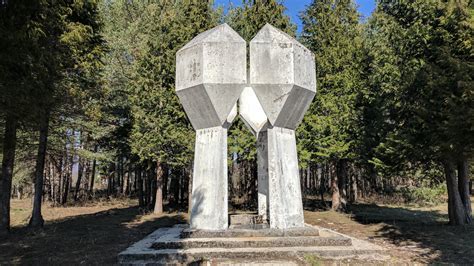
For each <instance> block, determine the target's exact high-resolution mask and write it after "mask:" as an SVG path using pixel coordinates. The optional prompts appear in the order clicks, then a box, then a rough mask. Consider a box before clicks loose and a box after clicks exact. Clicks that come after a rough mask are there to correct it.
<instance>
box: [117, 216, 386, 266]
mask: <svg viewBox="0 0 474 266" xmlns="http://www.w3.org/2000/svg"><path fill="white" fill-rule="evenodd" d="M313 227H314V228H315V229H317V230H319V232H320V236H321V238H332V237H341V238H345V239H350V240H351V243H352V244H351V245H350V246H307V247H302V246H292V247H251V248H250V247H242V248H190V249H158V250H157V249H154V248H152V246H153V244H154V243H158V242H169V241H177V240H178V239H180V235H181V233H182V232H183V230H185V229H186V227H185V226H184V225H178V226H175V227H171V228H161V229H158V230H157V231H155V232H154V233H152V234H151V235H149V236H148V237H146V238H145V239H143V240H142V241H140V242H137V243H135V244H134V245H132V246H131V247H129V248H128V249H127V250H125V251H124V252H122V253H120V254H119V256H118V260H119V264H121V265H158V264H166V263H191V262H196V261H203V260H204V261H212V260H219V259H225V260H228V261H229V260H230V261H233V260H242V259H245V260H246V261H249V262H255V261H258V262H260V261H275V260H279V261H280V260H281V261H294V260H299V261H300V262H301V260H300V259H301V258H303V257H304V256H305V255H314V256H318V257H322V258H326V259H348V258H355V259H360V260H367V261H369V260H378V261H380V260H387V259H388V258H389V257H388V256H387V255H385V250H384V249H383V248H381V247H379V246H376V245H374V244H371V243H369V242H367V241H362V240H358V239H355V238H352V237H349V236H347V235H343V234H339V233H337V232H334V231H331V230H328V229H325V228H320V227H317V226H313ZM197 239H199V238H197ZM220 239H221V240H222V238H220ZM244 239H246V238H244ZM194 240H196V238H194ZM217 240H219V239H218V238H216V241H217ZM246 240H248V239H246ZM303 263H304V262H303Z"/></svg>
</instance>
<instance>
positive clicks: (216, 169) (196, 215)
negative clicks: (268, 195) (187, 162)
mask: <svg viewBox="0 0 474 266" xmlns="http://www.w3.org/2000/svg"><path fill="white" fill-rule="evenodd" d="M246 58H247V51H246V42H245V41H244V40H243V39H242V38H241V37H240V36H239V35H238V34H237V33H236V32H235V31H234V30H232V28H230V27H229V25H227V24H222V25H219V26H217V27H215V28H213V29H210V30H208V31H206V32H203V33H201V34H199V35H198V36H196V37H195V38H194V39H193V40H191V41H190V42H189V43H188V44H186V45H185V46H184V47H183V48H182V49H180V50H179V51H178V53H177V54H176V93H177V94H178V97H179V99H180V101H181V104H182V105H183V108H184V110H185V111H186V114H187V116H188V118H189V120H190V122H191V124H192V125H193V127H194V129H195V130H196V146H195V147H196V148H195V154H194V170H193V188H192V195H191V198H192V199H191V205H192V207H191V216H190V225H191V228H199V229H210V230H220V229H226V228H227V227H228V216H227V128H228V127H229V126H230V124H231V123H232V121H233V120H234V118H235V117H236V115H237V100H238V98H239V96H240V94H241V93H242V90H243V89H244V87H245V86H246V84H247V62H246Z"/></svg>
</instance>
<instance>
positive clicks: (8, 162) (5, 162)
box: [0, 115, 18, 235]
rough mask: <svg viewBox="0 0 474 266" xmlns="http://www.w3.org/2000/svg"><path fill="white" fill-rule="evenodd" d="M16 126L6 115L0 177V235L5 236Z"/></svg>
mask: <svg viewBox="0 0 474 266" xmlns="http://www.w3.org/2000/svg"><path fill="white" fill-rule="evenodd" d="M17 125H18V121H17V118H16V117H14V116H12V115H7V118H6V121H5V133H4V137H3V159H2V172H1V175H0V235H6V234H8V232H9V230H10V197H11V190H12V177H13V166H14V164H15V149H16V131H17Z"/></svg>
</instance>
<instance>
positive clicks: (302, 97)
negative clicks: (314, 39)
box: [176, 24, 316, 230]
mask: <svg viewBox="0 0 474 266" xmlns="http://www.w3.org/2000/svg"><path fill="white" fill-rule="evenodd" d="M246 58H247V57H246V43H245V41H244V40H243V39H242V38H241V37H240V36H239V35H238V34H237V33H236V32H235V31H233V30H232V29H231V28H230V27H229V26H228V25H227V24H223V25H220V26H218V27H216V28H214V29H211V30H209V31H206V32H204V33H201V34H199V35H198V36H197V37H195V38H194V39H193V40H192V41H191V42H189V43H188V44H187V45H186V46H184V47H183V48H182V49H181V50H180V51H178V53H177V63H176V64H177V66H176V91H177V94H178V96H179V98H180V101H181V103H182V104H183V107H184V109H185V111H186V113H187V115H188V117H189V119H190V121H191V124H192V125H193V127H194V129H195V130H196V150H195V154H194V170H193V188H192V196H191V197H192V199H191V200H192V203H191V204H192V209H191V218H190V223H191V228H194V229H210V230H220V229H226V228H227V227H228V217H227V128H228V127H229V126H230V124H231V123H232V120H233V119H234V118H235V116H236V115H237V105H236V102H237V99H239V114H240V116H241V118H242V119H243V121H244V122H245V124H246V125H247V126H248V127H249V129H250V130H251V131H252V133H253V134H254V135H255V136H256V137H257V153H258V154H257V157H258V160H257V161H258V201H259V204H258V205H259V210H258V213H259V215H261V216H262V217H263V218H264V219H268V220H269V221H270V227H271V228H279V229H285V228H292V227H303V226H304V218H303V203H302V198H301V188H300V179H299V171H298V157H297V151H296V139H295V129H296V127H297V126H298V124H299V123H300V122H301V120H302V119H303V116H304V113H305V112H306V110H307V109H308V107H309V105H310V103H311V101H312V99H313V97H314V95H315V93H316V72H315V63H314V55H313V54H312V53H311V52H310V51H309V50H308V49H306V48H305V47H304V46H303V45H301V44H300V43H299V42H297V41H296V40H295V39H293V38H292V37H290V36H288V35H287V34H285V33H283V32H282V31H280V30H278V29H276V28H274V27H273V26H271V25H268V24H267V25H266V26H265V27H263V28H262V29H261V30H260V31H259V32H258V34H257V35H256V36H255V38H254V39H253V40H252V41H251V42H250V70H249V80H247V63H246Z"/></svg>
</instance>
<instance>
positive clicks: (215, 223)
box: [190, 126, 228, 230]
mask: <svg viewBox="0 0 474 266" xmlns="http://www.w3.org/2000/svg"><path fill="white" fill-rule="evenodd" d="M191 200H192V202H191V216H190V226H191V228H193V229H208V230H223V229H227V227H228V213H227V129H226V128H224V127H220V126H219V127H213V128H207V129H200V130H197V131H196V148H195V152H194V170H193V188H192V195H191Z"/></svg>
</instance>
